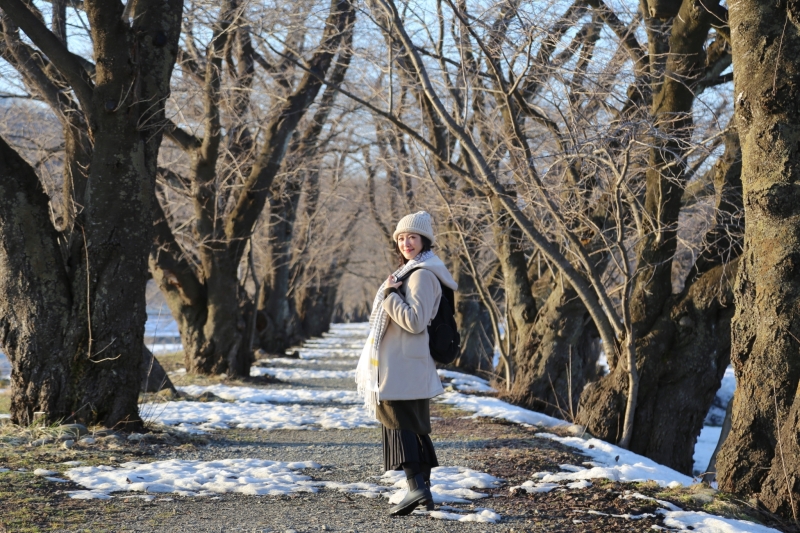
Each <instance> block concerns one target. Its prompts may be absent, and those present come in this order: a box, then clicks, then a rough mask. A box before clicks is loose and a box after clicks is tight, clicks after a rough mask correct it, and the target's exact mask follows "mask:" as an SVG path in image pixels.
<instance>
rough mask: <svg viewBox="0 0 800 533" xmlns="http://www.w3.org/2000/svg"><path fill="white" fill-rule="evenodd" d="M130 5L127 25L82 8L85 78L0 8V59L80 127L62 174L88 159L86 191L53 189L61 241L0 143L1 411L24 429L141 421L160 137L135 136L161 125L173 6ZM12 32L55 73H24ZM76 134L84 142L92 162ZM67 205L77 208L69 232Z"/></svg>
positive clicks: (109, 9)
mask: <svg viewBox="0 0 800 533" xmlns="http://www.w3.org/2000/svg"><path fill="white" fill-rule="evenodd" d="M151 4H152V5H151ZM140 5H141V6H142V7H144V9H142V14H141V15H140V16H137V18H136V19H135V21H134V22H133V23H132V24H131V23H130V22H129V21H128V20H123V18H122V10H123V6H122V4H119V3H117V4H113V3H112V4H102V3H100V4H98V3H90V2H86V3H85V5H84V8H85V10H86V16H87V19H88V23H89V27H90V32H91V37H92V45H93V54H94V56H95V57H97V58H102V61H99V62H98V64H97V65H96V66H93V70H94V77H93V78H90V76H89V74H88V73H87V72H86V68H85V67H84V64H83V63H81V62H79V61H78V60H77V59H76V56H74V55H73V54H71V53H70V52H69V50H68V49H67V47H66V46H65V43H64V40H63V37H64V36H63V35H62V36H61V37H59V36H58V35H54V34H53V33H52V32H50V30H48V29H47V28H46V27H45V26H44V24H43V23H42V20H41V18H40V17H39V16H37V14H36V13H35V10H36V8H35V6H33V5H32V4H31V5H30V6H28V5H26V4H25V3H23V2H20V1H19V0H2V1H0V8H2V10H3V14H4V18H3V30H4V32H7V34H6V36H7V37H8V36H11V40H10V41H9V40H8V39H7V40H6V42H7V43H9V42H10V43H11V48H12V49H13V58H12V57H11V56H7V59H9V60H10V61H11V63H12V64H13V65H14V66H15V68H17V69H18V70H20V71H21V73H23V79H25V80H26V84H28V85H29V87H30V90H31V92H32V93H33V94H35V95H36V96H37V97H38V98H40V99H42V100H43V101H45V102H47V103H48V104H50V105H51V107H53V108H54V109H53V110H54V112H56V114H57V115H58V114H60V113H65V112H68V113H80V114H81V115H82V117H83V120H78V119H76V120H74V121H71V122H70V123H71V124H73V125H76V124H77V125H81V124H82V125H84V127H85V128H86V130H85V131H80V132H75V133H74V135H75V137H74V138H73V139H71V140H70V142H68V143H67V145H68V151H69V152H70V153H69V154H68V157H67V159H68V166H67V169H66V171H67V172H69V171H70V169H74V166H75V165H73V164H72V163H71V161H73V160H75V161H77V160H78V159H81V161H84V162H88V170H85V171H86V174H85V176H86V180H85V183H84V182H83V174H81V175H80V176H75V175H70V176H69V177H68V178H67V179H65V180H64V182H65V184H67V185H68V186H74V187H73V188H72V194H71V195H70V194H69V191H65V194H66V197H67V199H68V202H67V203H68V204H70V205H66V206H65V210H66V211H67V212H65V215H66V216H63V217H62V220H61V221H60V224H59V228H58V229H63V233H61V234H59V231H57V229H56V228H55V227H54V226H53V224H52V222H51V219H50V213H49V205H48V201H49V199H48V197H47V196H46V194H45V193H44V191H43V189H42V186H41V184H40V183H39V180H38V177H37V176H36V173H35V171H34V169H33V168H31V167H30V165H28V164H27V163H26V162H25V161H24V160H23V159H22V158H21V157H20V156H19V154H17V153H16V152H15V151H14V150H13V149H11V147H9V146H8V145H7V144H6V143H5V142H4V141H2V140H0V174H2V178H0V182H2V184H0V188H2V189H3V190H2V192H0V198H2V201H0V242H1V243H2V245H0V269H1V270H2V272H3V275H0V280H1V281H0V302H2V304H0V306H2V308H0V317H2V318H0V344H2V345H3V346H4V348H5V349H6V351H7V353H8V356H9V359H10V360H11V364H12V388H13V392H12V405H11V412H12V420H13V421H14V422H16V423H19V424H29V423H31V422H32V421H33V413H34V412H36V411H44V412H45V413H46V414H45V420H47V421H48V422H59V421H63V420H66V419H72V420H77V421H80V422H84V423H102V424H105V425H107V426H109V427H110V426H114V427H137V426H139V425H140V423H141V421H140V419H139V415H138V406H137V399H138V392H139V387H140V383H141V373H140V372H141V364H142V349H143V336H144V323H145V320H146V312H145V285H146V282H147V274H146V272H145V268H146V252H145V249H146V244H147V243H149V242H150V240H151V234H150V231H151V230H150V228H151V226H152V224H151V216H152V215H151V206H152V201H153V189H154V185H155V169H156V160H157V156H158V148H159V145H160V143H161V133H160V129H156V131H153V129H152V128H142V127H141V126H142V125H143V124H149V125H160V124H162V123H163V120H164V102H165V100H166V99H167V98H168V96H169V80H170V77H171V73H172V68H173V65H174V62H175V57H176V56H177V43H178V38H179V34H180V22H181V15H182V3H181V2H177V1H174V0H172V1H168V2H161V3H152V2H148V1H147V0H140ZM11 21H13V24H12V22H11ZM16 26H18V27H19V29H21V30H22V31H24V32H25V34H26V35H27V36H28V37H29V39H30V42H32V43H33V44H34V45H35V46H37V47H38V48H39V49H40V51H36V52H35V53H36V54H38V55H39V57H47V58H48V60H49V61H51V62H52V65H51V67H52V69H53V70H51V71H48V72H47V73H46V72H44V71H43V70H39V71H37V72H33V71H32V70H31V68H34V67H32V65H31V64H29V63H27V62H25V61H21V62H15V61H16V60H19V59H20V58H21V57H23V55H22V53H23V52H26V51H27V53H30V50H32V49H30V48H26V47H28V45H27V44H23V43H21V41H19V40H18V39H17V40H15V39H14V37H13V36H14V35H16V33H17V28H16ZM8 32H10V33H8ZM14 58H16V60H15V59H14ZM68 89H71V92H70V91H69V90H68ZM54 91H55V92H56V93H58V94H59V96H58V97H53V96H52V95H53V94H54ZM73 98H74V99H75V100H73ZM67 131H68V130H67ZM86 138H91V139H93V140H94V146H93V149H92V150H91V154H90V155H89V154H88V152H87V151H86V149H85V148H86V147H85V146H83V144H82V143H83V142H82V139H86ZM84 158H85V159H84ZM84 164H85V163H84ZM81 172H84V169H82V171H81ZM76 179H78V181H77V182H76V181H75V180H76ZM76 191H77V192H80V191H85V193H84V194H83V195H82V196H80V197H76V196H75V194H76ZM71 202H75V203H76V204H78V205H80V206H82V208H83V209H82V210H81V212H80V213H79V214H78V215H77V216H76V217H75V220H74V225H73V224H72V217H71V214H69V212H68V211H69V209H71ZM62 243H68V244H63V245H62ZM143 246H144V247H145V248H143Z"/></svg>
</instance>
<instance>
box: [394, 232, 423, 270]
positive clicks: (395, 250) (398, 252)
mask: <svg viewBox="0 0 800 533" xmlns="http://www.w3.org/2000/svg"><path fill="white" fill-rule="evenodd" d="M417 235H419V233H417ZM419 236H420V238H421V239H422V250H421V251H420V253H422V252H427V251H428V250H430V249H431V248H433V243H432V242H431V240H430V239H429V238H427V237H426V236H424V235H419ZM392 245H393V246H394V253H395V254H397V257H398V259H400V266H403V265H405V264H406V263H408V260H407V259H406V258H405V257H403V253H402V252H401V251H400V247H399V246H397V241H394V242H393V243H392Z"/></svg>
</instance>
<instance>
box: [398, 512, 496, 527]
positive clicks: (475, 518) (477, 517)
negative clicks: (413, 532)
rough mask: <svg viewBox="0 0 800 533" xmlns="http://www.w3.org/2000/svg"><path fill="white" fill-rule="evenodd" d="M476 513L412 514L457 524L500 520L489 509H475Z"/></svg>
mask: <svg viewBox="0 0 800 533" xmlns="http://www.w3.org/2000/svg"><path fill="white" fill-rule="evenodd" d="M476 511H478V512H477V513H469V514H459V513H448V512H446V511H431V512H429V513H428V512H419V511H415V512H414V514H427V515H428V516H430V517H431V518H438V519H439V520H456V521H458V522H484V523H488V524H494V523H496V522H498V521H499V520H500V515H499V514H497V513H495V512H494V511H493V510H491V509H476Z"/></svg>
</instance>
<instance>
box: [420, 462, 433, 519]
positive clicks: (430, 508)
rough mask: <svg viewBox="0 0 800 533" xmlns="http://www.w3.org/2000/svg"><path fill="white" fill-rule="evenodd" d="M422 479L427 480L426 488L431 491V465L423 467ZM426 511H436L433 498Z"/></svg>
mask: <svg viewBox="0 0 800 533" xmlns="http://www.w3.org/2000/svg"><path fill="white" fill-rule="evenodd" d="M422 479H424V480H425V486H426V487H428V490H431V466H430V465H429V464H423V465H422ZM426 509H427V510H428V511H433V510H434V509H435V507H434V505H433V498H431V499H430V500H429V501H428V505H427V506H426Z"/></svg>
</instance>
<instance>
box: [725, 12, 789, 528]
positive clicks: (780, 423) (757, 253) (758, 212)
mask: <svg viewBox="0 0 800 533" xmlns="http://www.w3.org/2000/svg"><path fill="white" fill-rule="evenodd" d="M798 20H800V8H799V7H798V6H797V4H794V3H791V2H789V3H784V2H778V3H766V2H758V1H755V0H743V1H739V2H734V3H733V4H731V7H730V26H731V38H732V42H733V64H734V68H735V69H736V72H737V73H738V74H737V76H736V78H735V87H736V88H735V94H736V95H737V96H736V121H737V128H738V130H739V134H740V138H741V143H742V184H743V189H744V206H745V213H746V220H745V241H744V253H743V255H742V258H741V266H740V269H739V277H738V279H737V281H736V315H735V317H734V319H733V328H732V330H733V332H732V335H733V340H732V353H731V359H732V361H733V367H734V370H735V371H736V382H737V389H736V394H735V395H734V397H733V409H732V426H731V431H730V434H729V435H728V438H727V440H726V441H725V444H724V445H723V447H722V449H721V450H720V452H719V455H718V457H717V467H718V474H717V479H718V480H719V486H720V489H723V490H726V491H731V492H736V493H739V494H743V495H750V494H753V493H755V494H757V495H758V499H759V500H760V501H761V503H763V504H764V505H765V506H766V507H767V508H768V509H769V510H770V511H773V512H776V513H780V514H782V515H783V516H785V517H787V518H794V520H795V521H796V520H797V519H798V505H799V504H800V476H798V472H800V443H798V440H797V435H798V430H800V397H799V396H798V395H797V390H798V386H800V358H798V356H797V354H798V350H800V342H798V339H800V195H798V187H799V186H800V84H799V83H800V82H799V81H798V80H800V59H798V58H800V26H798Z"/></svg>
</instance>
